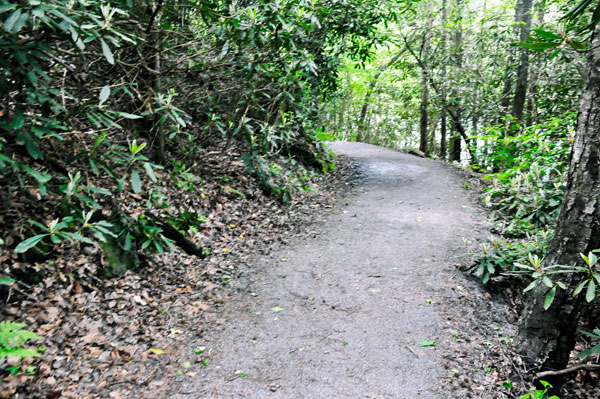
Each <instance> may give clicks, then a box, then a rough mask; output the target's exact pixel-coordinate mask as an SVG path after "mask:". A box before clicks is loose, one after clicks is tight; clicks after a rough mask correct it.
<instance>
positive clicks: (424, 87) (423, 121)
mask: <svg viewBox="0 0 600 399" xmlns="http://www.w3.org/2000/svg"><path fill="white" fill-rule="evenodd" d="M421 75H422V77H421V106H420V118H419V134H420V140H419V151H421V152H423V153H424V154H427V126H428V124H429V114H428V113H427V107H428V106H429V84H428V82H427V74H426V72H425V71H423V72H421Z"/></svg>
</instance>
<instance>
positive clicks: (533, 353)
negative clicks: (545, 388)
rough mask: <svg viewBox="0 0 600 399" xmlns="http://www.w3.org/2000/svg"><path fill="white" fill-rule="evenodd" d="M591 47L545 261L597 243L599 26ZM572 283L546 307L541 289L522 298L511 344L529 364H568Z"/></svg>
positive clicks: (577, 309) (572, 257)
mask: <svg viewBox="0 0 600 399" xmlns="http://www.w3.org/2000/svg"><path fill="white" fill-rule="evenodd" d="M591 48H592V49H591V51H590V55H589V60H588V70H587V76H586V81H585V86H584V88H583V92H582V97H581V102H580V105H579V115H578V120H577V132H576V135H575V141H574V143H573V148H572V151H571V164H570V167H569V175H568V179H567V188H566V192H565V196H564V201H563V205H562V208H561V212H560V216H559V219H558V224H557V227H556V230H555V233H554V236H553V237H552V240H551V241H550V244H549V246H548V252H547V255H546V258H545V259H544V264H545V265H555V264H562V265H574V264H579V263H580V262H581V259H580V257H579V254H580V253H585V254H586V255H587V253H588V252H589V251H591V250H593V249H597V248H600V203H599V199H600V112H598V110H600V26H598V27H596V29H595V32H594V35H593V38H592V47H591ZM577 283H578V281H577V280H576V279H575V278H571V280H570V281H568V284H569V285H568V290H566V291H562V290H561V291H560V292H558V293H557V296H556V298H555V300H554V302H553V304H552V306H551V307H550V308H549V309H548V310H547V311H544V310H543V307H542V305H543V302H544V291H545V290H544V289H543V288H540V289H539V290H537V292H535V293H534V296H533V298H531V300H530V301H528V302H527V306H526V308H525V310H524V311H523V313H522V315H521V318H520V320H519V329H518V333H517V336H516V338H515V343H514V345H515V347H516V349H517V350H518V351H519V352H520V353H521V354H522V355H523V356H524V357H525V359H526V361H528V362H529V363H530V364H536V365H542V366H543V367H544V368H557V369H559V368H564V367H565V365H566V364H567V362H568V360H569V353H570V351H571V350H572V349H573V346H574V342H575V332H576V330H577V322H578V319H579V315H580V313H581V306H582V301H581V298H579V297H577V298H573V297H572V295H571V293H572V291H573V289H574V287H575V285H576V284H577Z"/></svg>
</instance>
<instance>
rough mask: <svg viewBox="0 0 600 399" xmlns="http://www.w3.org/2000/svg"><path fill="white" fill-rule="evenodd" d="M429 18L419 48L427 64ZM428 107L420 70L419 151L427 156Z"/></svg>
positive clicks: (423, 74)
mask: <svg viewBox="0 0 600 399" xmlns="http://www.w3.org/2000/svg"><path fill="white" fill-rule="evenodd" d="M431 21H432V19H431V17H429V18H428V20H427V27H426V28H425V32H424V34H423V45H422V46H421V55H422V58H423V59H425V62H427V59H428V56H429V55H428V54H429V45H430V43H429V31H430V30H431ZM428 106H429V82H428V79H427V71H426V70H425V69H422V70H421V105H420V107H419V110H420V117H419V151H421V152H422V153H424V154H427V126H428V125H429V114H428V112H427V107H428Z"/></svg>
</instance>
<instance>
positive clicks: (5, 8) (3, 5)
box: [0, 4, 17, 14]
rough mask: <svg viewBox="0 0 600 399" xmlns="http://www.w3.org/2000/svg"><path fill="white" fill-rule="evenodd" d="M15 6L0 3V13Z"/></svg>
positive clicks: (15, 6)
mask: <svg viewBox="0 0 600 399" xmlns="http://www.w3.org/2000/svg"><path fill="white" fill-rule="evenodd" d="M15 8H17V5H16V4H2V5H0V14H1V13H3V12H7V11H11V10H14V9H15Z"/></svg>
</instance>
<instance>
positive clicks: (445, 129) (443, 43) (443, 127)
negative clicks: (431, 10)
mask: <svg viewBox="0 0 600 399" xmlns="http://www.w3.org/2000/svg"><path fill="white" fill-rule="evenodd" d="M447 20H448V9H447V3H446V0H442V40H441V43H440V46H441V53H442V56H444V57H445V56H446V40H447V36H448V35H447V33H446V26H445V24H446V21H447ZM445 80H446V64H443V65H442V81H445ZM442 90H443V92H442V93H440V96H442V98H443V101H442V104H444V103H445V100H446V88H445V87H443V89H442ZM440 118H441V121H440V158H442V159H446V153H447V148H446V139H447V132H448V126H447V123H446V108H445V107H444V106H443V105H442V110H441V115H440Z"/></svg>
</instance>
